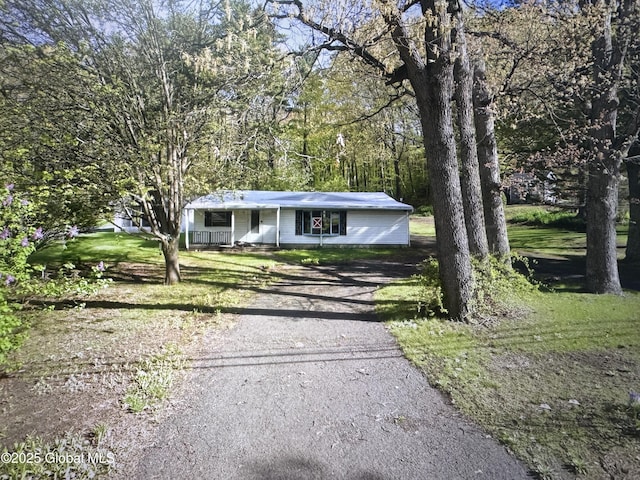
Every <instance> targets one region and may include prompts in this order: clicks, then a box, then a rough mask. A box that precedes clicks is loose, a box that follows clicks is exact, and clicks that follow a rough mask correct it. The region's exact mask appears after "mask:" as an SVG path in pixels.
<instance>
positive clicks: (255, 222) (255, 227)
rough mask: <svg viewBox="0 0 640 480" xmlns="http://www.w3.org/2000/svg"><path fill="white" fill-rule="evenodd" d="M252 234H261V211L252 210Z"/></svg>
mask: <svg viewBox="0 0 640 480" xmlns="http://www.w3.org/2000/svg"><path fill="white" fill-rule="evenodd" d="M251 233H260V210H251Z"/></svg>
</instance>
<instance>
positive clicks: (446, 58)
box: [388, 1, 474, 320]
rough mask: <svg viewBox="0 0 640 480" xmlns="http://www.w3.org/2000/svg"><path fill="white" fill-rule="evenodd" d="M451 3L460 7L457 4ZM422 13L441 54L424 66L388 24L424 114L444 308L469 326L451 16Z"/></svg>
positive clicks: (435, 6)
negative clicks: (429, 17)
mask: <svg viewBox="0 0 640 480" xmlns="http://www.w3.org/2000/svg"><path fill="white" fill-rule="evenodd" d="M451 3H452V4H454V6H457V2H451ZM422 8H423V12H426V11H430V12H432V13H435V14H436V15H437V17H438V20H437V22H436V24H435V25H434V26H432V27H427V28H426V29H425V41H426V42H427V44H430V43H431V42H433V44H434V45H435V44H437V49H434V50H432V49H431V48H428V49H427V59H426V62H421V61H420V59H418V58H416V57H415V56H414V54H415V53H414V52H412V51H411V49H410V48H409V47H408V46H407V44H406V42H405V38H407V36H406V35H405V32H404V29H403V28H402V27H401V26H400V22H399V21H397V20H394V19H393V18H388V23H389V24H391V25H395V28H394V29H393V30H392V36H393V39H394V42H395V44H396V47H397V48H398V52H399V53H400V57H401V58H402V60H403V61H404V63H405V65H406V66H407V72H408V77H409V81H410V82H411V85H412V87H413V89H414V91H415V93H416V102H417V105H418V109H419V112H420V120H421V125H422V132H423V141H424V146H425V151H426V155H427V168H428V170H429V183H430V186H431V192H432V194H433V207H434V220H435V226H436V238H437V242H436V244H437V251H438V265H439V268H440V279H441V283H442V288H443V292H444V301H445V307H446V308H447V310H448V313H449V315H450V317H452V318H454V319H458V320H465V319H466V318H468V316H469V315H470V314H471V313H472V307H471V298H472V296H473V288H474V283H473V272H472V267H471V255H470V252H469V242H468V240H467V232H466V227H465V221H464V214H463V205H462V191H461V186H460V176H459V174H458V157H457V150H456V143H455V137H454V133H453V115H452V108H451V107H452V105H451V99H452V97H453V64H452V61H451V56H450V54H451V53H452V44H451V37H450V35H441V34H440V32H442V31H450V27H451V16H450V14H449V12H448V9H447V8H446V5H445V8H443V4H442V2H434V1H423V2H422Z"/></svg>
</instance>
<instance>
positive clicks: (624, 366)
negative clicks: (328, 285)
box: [377, 224, 640, 479]
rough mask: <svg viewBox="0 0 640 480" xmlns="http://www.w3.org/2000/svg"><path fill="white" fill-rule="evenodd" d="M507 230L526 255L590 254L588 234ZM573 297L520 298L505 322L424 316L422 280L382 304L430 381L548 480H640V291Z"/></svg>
mask: <svg viewBox="0 0 640 480" xmlns="http://www.w3.org/2000/svg"><path fill="white" fill-rule="evenodd" d="M510 234H511V237H512V246H515V247H517V248H518V249H521V251H526V253H532V254H534V255H542V256H553V258H555V259H558V260H559V261H562V259H566V258H571V257H574V256H579V255H580V254H583V249H584V234H583V233H580V232H576V231H572V230H563V229H557V228H553V227H548V226H547V227H540V226H538V227H534V226H530V225H522V224H519V225H511V226H510ZM534 268H535V266H534ZM628 268H631V267H628ZM636 270H638V269H636ZM638 274H640V272H636V275H638ZM570 281H572V282H576V281H577V280H575V279H573V280H570ZM565 283H566V280H562V281H561V284H562V285H564V284H565ZM569 290H570V289H565V288H563V289H562V291H560V290H557V291H548V290H545V289H543V290H542V291H528V292H527V291H519V293H518V294H517V295H515V296H513V295H512V298H510V299H509V300H510V304H509V309H508V311H509V314H508V315H506V316H503V315H502V314H500V315H498V316H497V317H494V318H485V319H483V322H482V323H481V324H478V325H466V324H459V323H451V322H449V321H447V320H443V319H438V318H435V317H427V318H425V317H424V315H423V314H422V313H421V312H420V311H419V308H418V305H419V303H420V302H421V301H422V300H421V284H420V282H419V281H418V279H417V278H414V279H407V280H405V281H402V282H398V283H396V284H394V285H389V286H386V287H384V288H382V289H381V290H380V291H379V292H378V295H377V301H378V305H379V311H380V312H381V314H382V315H384V316H385V318H387V319H388V320H389V328H390V330H391V331H392V332H393V334H394V335H395V336H396V337H397V338H398V341H399V343H400V344H401V346H402V348H403V350H404V352H405V354H406V355H407V357H408V358H409V359H411V360H412V361H413V362H415V363H416V365H418V366H419V367H420V368H421V369H422V370H423V371H424V372H425V374H426V376H427V378H428V379H429V381H430V382H431V383H432V384H433V385H435V386H437V387H438V388H439V389H441V390H442V391H443V392H446V393H447V394H448V395H449V396H450V398H451V400H452V402H454V403H455V404H456V405H457V406H458V407H459V408H460V409H461V410H462V411H463V412H464V413H465V414H467V415H468V416H469V417H470V418H472V419H474V420H475V421H477V422H478V423H479V424H480V425H482V426H483V427H484V428H485V429H486V430H487V432H488V433H489V434H491V435H492V436H494V437H496V438H498V439H499V440H500V441H502V442H503V443H504V444H505V445H506V446H507V447H508V448H509V449H511V450H512V451H513V452H514V453H515V454H516V455H517V456H518V457H520V458H521V459H523V460H524V461H525V462H527V464H528V465H529V466H530V467H531V469H532V470H533V471H534V472H536V473H537V475H538V476H539V477H540V478H592V479H600V478H640V456H638V452H639V451H640V396H638V397H636V396H635V394H636V393H639V392H640V324H639V322H640V316H639V314H638V312H640V293H639V292H637V291H627V292H626V293H625V295H624V296H622V297H618V296H607V295H590V294H585V293H575V292H572V291H569Z"/></svg>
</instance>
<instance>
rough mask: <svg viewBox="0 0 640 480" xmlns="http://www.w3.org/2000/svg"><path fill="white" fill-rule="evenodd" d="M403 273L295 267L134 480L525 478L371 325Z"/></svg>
mask: <svg viewBox="0 0 640 480" xmlns="http://www.w3.org/2000/svg"><path fill="white" fill-rule="evenodd" d="M410 267H411V266H410V265H404V264H402V263H397V264H393V263H388V262H378V261H371V262H362V263H355V264H352V265H349V266H342V267H315V266H314V267H300V268H293V269H290V270H288V271H287V274H286V275H285V276H284V277H283V280H282V281H281V282H280V283H278V284H275V285H273V286H271V287H270V292H269V293H261V294H258V295H257V296H256V297H255V298H254V301H253V304H252V305H250V306H249V307H247V308H245V309H241V310H240V311H238V315H239V319H238V323H237V325H236V326H235V327H234V328H233V329H232V330H230V331H229V332H227V333H226V334H224V336H223V338H222V339H220V341H218V342H217V344H216V345H217V346H215V348H214V349H213V350H212V351H209V352H207V354H206V355H204V356H203V357H202V358H199V359H197V360H195V362H194V368H195V373H194V375H193V378H192V382H194V384H195V386H194V388H193V389H192V391H191V393H190V398H188V399H187V401H186V405H187V406H186V407H184V408H182V409H181V411H180V412H179V413H176V414H174V415H173V416H172V417H170V418H168V419H167V420H166V421H165V422H164V423H163V424H162V425H161V426H160V428H159V433H158V436H157V438H156V441H155V444H154V445H152V446H151V447H149V448H147V449H146V450H145V451H144V452H143V455H142V457H141V458H140V461H139V465H138V470H137V474H136V475H135V477H136V478H145V479H150V478H163V479H164V478H166V479H170V478H171V479H173V478H190V479H199V478H201V479H247V480H252V479H256V480H257V479H261V480H267V479H269V480H275V479H353V480H364V479H370V480H377V479H421V480H425V479H476V478H478V479H480V478H483V479H510V480H513V479H520V478H527V470H526V468H525V467H524V466H523V465H522V464H521V463H519V462H518V461H517V460H515V459H514V458H513V457H512V456H511V455H509V454H508V453H507V452H506V450H505V449H504V448H503V447H502V446H500V445H499V444H498V443H497V442H496V441H495V440H493V439H491V438H489V437H488V436H487V435H486V434H485V433H483V432H482V431H480V430H479V429H478V428H477V427H476V426H474V425H472V424H471V423H469V422H468V421H467V420H466V419H464V418H462V417H461V415H460V414H458V413H457V412H456V410H455V409H454V408H453V407H452V406H450V405H449V404H448V403H447V402H446V400H445V399H444V398H443V397H442V396H441V395H440V394H439V393H438V392H437V391H436V390H435V389H433V388H432V387H430V386H429V384H428V382H427V379H426V378H425V377H424V375H423V374H422V373H421V372H419V371H418V370H417V369H416V368H414V367H413V366H412V365H411V364H410V363H409V362H408V361H407V360H406V359H404V357H402V355H401V353H400V351H399V350H398V348H397V346H396V343H395V341H394V339H393V337H392V336H391V335H390V334H389V333H388V332H387V330H386V329H385V326H384V325H383V324H382V323H380V322H378V321H377V319H376V315H375V312H374V308H373V298H372V297H373V292H374V290H375V289H376V288H377V286H378V285H379V284H381V283H384V282H386V281H389V280H390V279H391V278H392V277H394V276H397V277H400V276H406V275H407V274H409V273H410V270H409V269H410Z"/></svg>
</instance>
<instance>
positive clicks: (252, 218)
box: [247, 210, 262, 243]
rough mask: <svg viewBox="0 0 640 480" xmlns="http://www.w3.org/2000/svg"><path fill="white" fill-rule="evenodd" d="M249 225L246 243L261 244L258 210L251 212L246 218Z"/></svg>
mask: <svg viewBox="0 0 640 480" xmlns="http://www.w3.org/2000/svg"><path fill="white" fill-rule="evenodd" d="M248 221H249V225H248V227H249V228H248V231H249V233H248V234H247V241H248V242H249V243H262V215H261V212H260V210H251V213H250V215H249V218H248Z"/></svg>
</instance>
